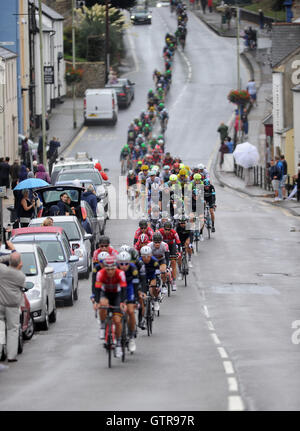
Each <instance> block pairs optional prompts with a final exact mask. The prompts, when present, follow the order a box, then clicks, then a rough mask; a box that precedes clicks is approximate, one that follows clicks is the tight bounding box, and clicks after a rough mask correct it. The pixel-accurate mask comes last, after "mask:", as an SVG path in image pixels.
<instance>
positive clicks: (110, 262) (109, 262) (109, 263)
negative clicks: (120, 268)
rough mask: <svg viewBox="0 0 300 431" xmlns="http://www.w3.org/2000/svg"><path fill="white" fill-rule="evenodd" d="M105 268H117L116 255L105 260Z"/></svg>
mask: <svg viewBox="0 0 300 431" xmlns="http://www.w3.org/2000/svg"><path fill="white" fill-rule="evenodd" d="M103 263H104V266H105V268H116V266H117V262H116V258H115V257H114V256H108V257H106V258H105V259H104V261H103Z"/></svg>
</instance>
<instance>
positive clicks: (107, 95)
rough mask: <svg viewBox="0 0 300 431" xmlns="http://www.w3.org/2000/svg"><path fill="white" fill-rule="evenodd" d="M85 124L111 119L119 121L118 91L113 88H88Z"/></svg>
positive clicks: (85, 102)
mask: <svg viewBox="0 0 300 431" xmlns="http://www.w3.org/2000/svg"><path fill="white" fill-rule="evenodd" d="M83 103H84V107H83V117H84V124H87V123H88V122H89V123H91V122H95V121H97V122H99V121H102V120H105V121H107V120H110V121H111V122H112V124H113V125H115V124H116V123H117V121H118V100H117V93H116V91H115V90H114V89H112V88H98V89H97V88H95V89H87V90H86V91H85V93H84V102H83Z"/></svg>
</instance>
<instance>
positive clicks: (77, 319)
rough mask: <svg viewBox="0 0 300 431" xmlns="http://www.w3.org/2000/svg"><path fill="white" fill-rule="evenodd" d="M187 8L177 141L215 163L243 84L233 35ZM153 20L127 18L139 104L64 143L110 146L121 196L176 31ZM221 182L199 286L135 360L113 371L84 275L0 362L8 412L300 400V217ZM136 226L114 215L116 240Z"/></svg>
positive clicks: (175, 146) (193, 282)
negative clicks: (299, 338)
mask: <svg viewBox="0 0 300 431" xmlns="http://www.w3.org/2000/svg"><path fill="white" fill-rule="evenodd" d="M189 18H190V19H189V23H188V29H189V33H188V39H187V45H186V50H185V53H184V55H183V54H182V53H181V54H180V53H179V52H177V53H176V58H175V68H174V73H173V75H174V79H173V84H172V88H171V91H170V94H169V95H168V100H167V107H168V109H169V113H170V122H169V127H168V130H167V149H168V150H169V151H170V152H171V154H173V155H179V156H182V158H183V161H184V162H185V163H186V164H189V165H190V166H192V165H193V164H195V163H199V162H203V163H205V164H207V165H208V166H211V161H212V160H213V157H212V156H213V154H214V151H215V149H216V145H217V133H216V129H217V127H218V125H219V123H220V122H221V121H225V122H226V121H227V120H228V119H229V118H230V116H231V114H232V106H231V105H230V104H229V103H228V101H227V99H226V96H227V94H228V92H229V90H230V89H232V88H235V86H236V85H235V83H236V72H235V71H236V59H235V54H236V50H235V42H234V41H233V40H230V39H222V38H219V37H218V36H216V35H215V34H214V33H212V32H210V31H209V30H208V29H207V27H206V26H205V25H204V24H202V23H201V22H200V21H199V20H198V19H197V18H196V17H194V16H193V15H191V14H190V15H189ZM152 22H153V24H152V26H136V27H132V28H131V29H130V30H129V41H130V42H129V43H130V44H131V46H132V47H135V49H134V50H133V51H132V52H131V54H132V58H133V60H134V61H133V63H134V67H133V70H132V71H131V72H130V73H128V77H130V79H131V80H132V81H133V82H135V83H136V97H135V101H134V102H133V104H132V106H131V107H130V108H129V109H128V110H122V111H120V115H119V121H118V124H117V126H115V127H111V126H93V127H89V128H84V129H83V131H82V133H81V135H80V136H79V138H78V139H76V140H75V141H74V142H73V144H72V145H71V146H70V147H69V149H68V151H67V152H66V154H70V155H72V154H74V153H75V152H76V151H86V150H87V149H88V151H89V153H90V154H91V155H93V156H94V157H97V158H99V159H100V160H101V163H102V164H103V166H105V167H108V168H109V169H110V172H109V177H110V181H111V183H112V187H111V189H112V191H111V195H113V193H114V189H116V188H117V185H118V183H119V151H120V148H121V145H123V144H124V142H125V139H126V134H127V127H128V125H129V123H130V121H131V120H132V119H133V118H135V117H136V116H138V115H139V113H140V112H141V110H143V109H145V101H146V94H147V91H148V90H149V89H150V88H151V87H152V86H153V81H152V72H153V69H154V68H156V67H157V68H158V69H160V68H162V67H163V63H162V59H161V53H162V48H163V39H164V35H165V33H166V31H168V30H170V31H172V32H174V31H175V17H174V16H170V12H169V9H168V8H161V9H156V10H154V11H153V21H152ZM242 79H243V82H246V80H247V75H246V73H245V71H244V70H243V69H242ZM216 192H217V205H218V208H217V213H216V233H215V235H214V236H213V238H212V239H211V240H208V239H206V240H205V241H204V242H203V243H201V250H200V253H199V255H198V256H194V257H193V264H194V267H193V269H192V270H191V273H190V275H189V278H188V286H187V287H186V288H185V287H184V285H183V283H182V282H178V286H179V287H178V290H177V292H176V293H174V294H172V295H171V297H170V298H168V299H166V300H165V301H164V302H163V304H162V306H161V315H160V316H159V318H157V319H156V320H155V322H154V333H153V335H152V337H151V338H149V337H148V336H147V335H146V334H145V333H144V332H142V331H139V334H138V338H137V351H136V353H135V354H134V355H132V356H130V357H129V358H128V359H127V361H126V363H124V364H122V363H121V362H120V361H119V360H116V359H115V360H114V361H113V368H112V369H110V370H109V369H108V368H107V360H106V354H105V351H104V349H103V347H102V346H101V343H100V342H99V340H98V338H97V336H98V328H97V324H96V321H95V318H94V314H93V312H92V309H91V304H90V301H89V295H90V280H88V281H86V280H81V281H80V293H79V300H78V302H77V303H76V304H75V306H74V307H65V308H59V310H58V317H57V322H56V323H55V325H53V326H52V327H51V328H50V331H49V332H47V333H46V332H38V333H37V334H36V335H35V336H34V338H33V339H32V340H31V341H30V342H28V343H26V344H25V347H24V353H23V354H22V356H20V357H19V358H20V359H19V362H18V363H16V364H12V365H11V366H10V368H9V369H8V370H5V371H3V372H1V373H0V393H1V397H0V410H29V411H31V410H35V411H38V410H57V411H67V410H100V411H102V410H108V411H111V410H152V411H154V410H157V411H164V410H172V411H178V410H180V411H182V410H196V411H206V410H210V411H216V410H223V411H226V410H279V409H280V410H289V409H291V410H297V409H299V405H300V390H299V385H298V381H299V378H300V368H299V351H300V346H299V345H297V344H293V343H292V334H293V331H294V330H293V329H292V324H293V322H294V321H296V320H300V306H299V305H298V304H299V293H298V288H299V277H300V270H299V265H298V260H299V258H298V256H297V252H296V247H297V246H298V247H299V233H298V232H297V231H296V232H291V231H290V228H291V227H292V226H293V227H296V230H298V231H299V228H300V223H299V220H298V219H296V218H294V217H292V216H290V215H289V214H287V213H286V212H283V211H280V210H279V209H277V208H274V207H272V206H270V205H268V204H266V203H265V202H264V201H263V199H262V200H259V199H258V198H249V197H247V196H245V195H243V194H239V193H236V192H233V191H232V190H230V189H226V188H222V187H220V186H219V185H218V184H216ZM121 198H122V195H121ZM118 200H119V199H118ZM120 208H121V206H120ZM137 224H138V223H137V220H130V219H128V218H126V217H123V218H121V219H120V217H119V215H118V213H116V214H115V213H114V214H112V217H111V220H109V222H108V224H107V234H108V235H109V236H110V238H111V243H112V245H113V246H114V247H116V248H118V247H119V246H120V245H121V244H123V243H131V242H132V239H133V233H134V231H135V229H136V227H137ZM3 395H4V396H3Z"/></svg>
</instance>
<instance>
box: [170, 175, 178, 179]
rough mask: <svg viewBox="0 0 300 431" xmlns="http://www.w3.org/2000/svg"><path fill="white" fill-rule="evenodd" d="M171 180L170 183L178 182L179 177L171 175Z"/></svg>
mask: <svg viewBox="0 0 300 431" xmlns="http://www.w3.org/2000/svg"><path fill="white" fill-rule="evenodd" d="M169 180H170V181H177V180H178V177H177V175H175V174H172V175H170V177H169Z"/></svg>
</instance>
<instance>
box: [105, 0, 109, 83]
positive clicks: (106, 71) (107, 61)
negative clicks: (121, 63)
mask: <svg viewBox="0 0 300 431" xmlns="http://www.w3.org/2000/svg"><path fill="white" fill-rule="evenodd" d="M108 2H109V0H105V83H106V82H107V79H108V70H109V48H110V44H109V13H108V12H109V5H108Z"/></svg>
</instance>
